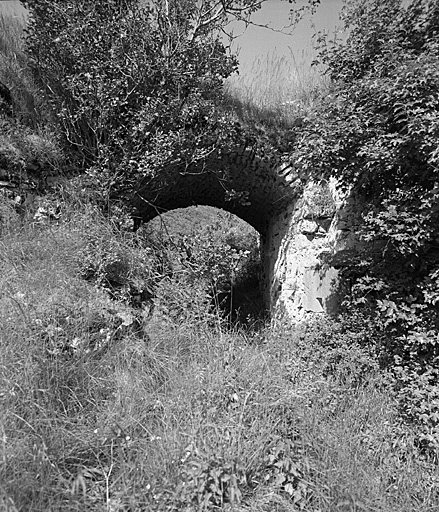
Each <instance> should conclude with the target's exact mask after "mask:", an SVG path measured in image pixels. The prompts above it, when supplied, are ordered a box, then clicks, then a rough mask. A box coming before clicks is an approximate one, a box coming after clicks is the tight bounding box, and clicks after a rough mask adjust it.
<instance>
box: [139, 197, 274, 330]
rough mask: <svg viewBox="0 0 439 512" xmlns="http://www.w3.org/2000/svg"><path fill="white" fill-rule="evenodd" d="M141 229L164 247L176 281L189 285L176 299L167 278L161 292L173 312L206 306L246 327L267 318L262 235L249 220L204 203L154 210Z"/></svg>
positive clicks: (182, 312)
mask: <svg viewBox="0 0 439 512" xmlns="http://www.w3.org/2000/svg"><path fill="white" fill-rule="evenodd" d="M143 229H145V230H146V232H147V234H148V237H149V238H151V237H152V238H153V239H154V240H155V241H156V242H157V243H159V244H160V245H161V247H162V248H164V249H165V252H166V254H167V258H168V260H169V264H170V266H171V268H172V282H173V284H174V286H176V287H180V288H181V289H185V290H186V295H185V296H183V297H182V304H180V305H178V304H176V302H178V301H177V292H176V293H175V294H173V293H172V289H169V287H170V286H171V282H170V281H168V282H167V283H165V284H164V288H163V290H162V292H160V291H159V295H160V293H164V296H161V297H158V302H162V304H161V306H160V305H159V306H158V307H159V309H160V307H162V308H164V309H165V310H166V311H167V312H169V310H170V309H172V308H174V310H175V311H173V314H176V315H178V314H181V315H187V314H188V311H189V310H192V309H193V308H199V309H200V310H201V309H203V308H205V309H206V310H207V311H208V312H209V314H213V315H219V316H220V317H222V318H223V319H224V320H226V321H227V323H228V324H229V325H237V324H238V325H240V326H243V327H247V328H257V327H258V326H260V325H261V324H262V323H263V322H264V320H265V319H266V315H267V311H266V307H265V306H266V305H265V303H264V296H265V295H264V289H263V287H264V276H263V270H262V258H261V254H260V242H259V238H260V235H259V233H258V232H257V231H256V230H255V229H254V228H253V227H252V226H250V225H249V224H248V223H247V222H245V221H243V220H242V219H240V218H239V217H237V216H236V215H234V214H231V213H230V212H227V211H225V210H221V209H218V208H214V207H210V206H206V205H200V206H193V207H188V208H183V209H182V208H180V209H174V210H172V211H169V212H167V213H165V214H163V215H160V216H156V217H155V218H154V219H152V220H151V221H150V222H148V223H147V224H145V225H144V227H143ZM169 293H170V294H171V296H169ZM187 293H189V296H187ZM186 299H188V303H187V304H185V300H186ZM172 304H173V305H172ZM185 307H186V308H187V310H188V311H184V309H185Z"/></svg>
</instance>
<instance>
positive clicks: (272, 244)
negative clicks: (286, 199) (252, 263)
mask: <svg viewBox="0 0 439 512" xmlns="http://www.w3.org/2000/svg"><path fill="white" fill-rule="evenodd" d="M358 218H359V217H358V208H357V206H356V202H355V201H354V200H353V198H352V196H348V195H345V196H344V197H343V196H341V195H340V193H339V192H338V191H337V189H336V186H335V183H331V184H327V185H317V184H315V183H313V182H309V183H308V184H307V185H306V186H305V189H304V192H303V195H302V196H301V197H299V198H297V199H296V200H295V201H294V202H291V204H290V205H288V207H287V208H286V209H285V211H284V212H283V213H282V214H281V215H277V216H276V217H273V218H272V219H271V223H270V226H269V229H268V232H267V236H266V238H265V241H264V245H263V251H262V252H263V258H264V269H265V280H266V287H265V300H266V303H267V304H268V305H269V308H270V310H271V311H272V313H273V314H274V316H275V317H282V316H283V317H287V318H289V319H290V320H292V321H301V320H304V319H305V318H307V317H309V316H310V315H313V314H319V313H324V312H326V313H329V314H333V313H335V312H337V310H338V306H339V294H338V290H339V284H340V283H339V268H340V266H341V265H342V262H343V260H344V259H345V258H346V257H348V255H349V251H350V249H351V247H352V246H353V245H354V244H355V231H356V227H357V223H358Z"/></svg>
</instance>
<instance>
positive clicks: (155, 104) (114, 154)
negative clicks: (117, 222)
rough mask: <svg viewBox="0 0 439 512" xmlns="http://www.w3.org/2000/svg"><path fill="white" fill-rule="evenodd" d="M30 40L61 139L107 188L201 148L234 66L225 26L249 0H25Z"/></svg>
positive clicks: (212, 135) (124, 185)
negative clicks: (226, 38)
mask: <svg viewBox="0 0 439 512" xmlns="http://www.w3.org/2000/svg"><path fill="white" fill-rule="evenodd" d="M25 3H26V6H27V7H28V9H29V10H30V23H29V27H28V35H27V50H28V53H29V54H30V56H31V58H32V62H33V66H34V73H35V76H36V77H37V79H38V82H39V83H40V85H41V86H42V88H43V90H44V91H45V94H46V97H47V98H48V100H49V101H50V103H51V105H52V107H53V110H54V112H55V114H56V116H57V118H58V122H59V130H60V132H61V134H62V137H63V139H64V141H65V143H66V145H67V146H68V147H69V148H70V149H73V150H74V152H75V154H76V155H77V156H79V157H80V159H81V160H82V162H83V163H85V165H86V166H88V167H89V168H94V170H95V176H96V177H98V181H99V183H101V184H104V185H105V187H107V188H108V189H111V190H112V191H113V192H115V193H118V194H120V193H121V189H129V188H130V187H131V186H132V184H133V182H136V181H138V180H139V179H141V178H142V177H145V176H148V175H151V174H153V173H154V172H157V171H158V170H159V169H160V168H162V167H163V166H165V165H171V164H174V163H175V162H177V161H180V162H181V161H183V162H190V161H193V160H196V159H197V158H200V157H202V156H203V155H204V154H206V152H208V151H209V150H211V148H212V145H214V144H215V143H216V137H217V136H218V135H217V134H218V132H220V131H221V129H220V128H218V127H220V126H221V122H223V123H225V118H224V115H223V114H222V113H221V112H219V110H218V105H219V103H220V100H221V93H222V82H223V80H224V78H226V77H227V76H229V75H230V74H231V73H232V72H233V71H234V70H235V69H236V65H237V61H236V59H235V57H234V56H232V55H231V54H230V52H229V51H228V49H227V47H226V45H225V43H224V38H222V35H221V29H222V28H223V27H224V25H225V24H226V23H227V20H228V17H229V16H230V15H235V16H239V17H246V16H249V15H250V14H251V13H252V12H253V11H254V10H255V9H257V8H258V6H259V3H260V2H255V1H253V0H234V1H232V0H227V1H221V2H216V1H211V0H201V1H199V0H184V1H181V0H154V1H151V2H141V1H137V0H105V1H104V0H93V1H91V0H68V1H65V0H55V1H52V0H28V1H27V2H25Z"/></svg>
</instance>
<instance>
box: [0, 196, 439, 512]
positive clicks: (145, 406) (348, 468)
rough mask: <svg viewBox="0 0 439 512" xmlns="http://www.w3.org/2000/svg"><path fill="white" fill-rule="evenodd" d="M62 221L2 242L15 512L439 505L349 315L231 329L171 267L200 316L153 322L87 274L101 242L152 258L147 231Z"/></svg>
mask: <svg viewBox="0 0 439 512" xmlns="http://www.w3.org/2000/svg"><path fill="white" fill-rule="evenodd" d="M73 196H74V195H73V194H72V197H73ZM69 208H70V210H69ZM62 218H64V219H65V220H64V221H63V220H60V221H57V222H55V223H53V222H49V221H46V222H45V223H44V222H43V223H42V224H41V223H40V224H38V225H37V224H30V223H27V224H26V225H23V226H22V228H21V229H20V230H17V229H14V230H13V231H9V232H8V231H7V230H5V231H4V234H3V236H2V240H1V242H0V261H1V273H0V290H1V292H0V313H1V314H0V324H1V325H0V347H1V350H0V433H1V436H0V438H1V443H0V509H1V510H9V511H15V510H17V511H41V512H42V511H45V512H46V511H70V510H71V511H78V510H81V511H85V510H90V511H103V510H105V511H131V510H145V511H150V510H151V511H165V510H169V511H172V510H175V511H177V510H179V511H180V510H181V511H201V510H212V511H213V510H236V511H252V512H265V511H266V512H268V511H270V512H271V511H294V510H307V511H314V512H316V511H321V512H333V511H334V510H346V511H375V510H379V511H381V512H395V511H402V512H415V511H419V512H420V511H423V512H425V511H428V510H431V511H433V510H435V509H437V506H438V504H439V501H438V488H437V469H436V467H435V466H434V464H433V461H429V460H427V459H420V458H419V456H418V454H417V452H416V447H415V445H414V441H413V439H414V436H413V433H412V432H411V430H410V429H409V428H408V427H405V426H404V425H401V424H399V423H398V420H397V411H396V406H395V402H394V400H393V399H392V395H391V393H389V391H388V387H387V384H386V378H385V376H381V375H380V373H379V371H378V368H377V365H376V363H375V361H374V359H373V357H372V355H371V354H370V353H369V352H368V350H367V349H366V348H364V347H361V346H359V345H355V344H353V343H351V344H347V343H346V333H345V332H342V331H340V328H339V327H337V325H334V324H331V322H329V321H326V322H323V323H321V324H319V325H318V326H316V327H313V326H311V325H309V326H307V327H306V328H305V327H300V328H299V327H298V328H291V327H288V326H285V325H279V326H278V327H275V326H273V327H271V328H267V329H265V330H262V331H260V332H259V333H257V334H252V335H249V334H248V333H246V332H242V331H236V330H235V331H233V330H232V331H231V330H227V329H224V328H223V324H222V322H221V319H219V318H217V319H216V320H215V318H213V317H212V315H211V313H210V312H209V310H208V309H206V305H205V303H204V302H203V301H202V300H201V301H199V302H198V303H197V302H196V301H197V299H196V296H195V294H194V293H193V289H192V291H191V290H190V289H187V290H186V292H184V290H182V289H181V286H182V285H181V281H179V280H174V281H173V278H172V276H169V277H168V278H167V285H166V290H165V291H166V293H168V296H169V288H171V289H172V286H174V292H173V300H174V301H176V300H177V299H178V297H179V296H182V295H184V296H183V298H182V300H183V302H184V301H186V300H188V299H187V295H189V296H190V301H191V304H192V306H193V309H192V311H193V314H192V315H191V314H189V313H187V312H186V313H184V312H183V313H184V314H182V317H181V318H180V321H176V318H175V316H172V317H169V316H168V313H167V312H166V310H164V309H160V308H158V309H157V311H156V312H155V313H154V315H153V316H152V317H151V316H148V315H147V314H146V312H145V311H144V310H135V309H133V308H131V307H130V306H128V305H127V304H126V303H124V302H123V301H121V300H118V299H117V298H111V297H110V296H109V295H108V294H106V293H105V292H104V291H103V289H102V288H99V287H97V286H96V283H94V284H93V283H92V282H86V281H84V279H82V278H81V275H83V272H82V269H83V268H84V267H83V265H84V261H85V260H87V258H84V255H89V254H90V250H91V248H92V246H91V245H90V240H91V241H92V245H93V244H94V246H96V245H98V246H99V247H108V248H109V249H108V250H109V253H108V254H107V256H108V258H112V259H110V260H105V258H104V257H103V255H102V254H101V251H100V250H98V251H95V253H94V254H97V255H99V261H104V260H105V261H106V262H107V263H106V264H110V263H111V265H113V266H112V267H111V268H113V269H114V268H115V266H117V263H118V262H119V263H120V262H121V261H122V259H123V258H121V257H119V256H117V255H119V254H120V251H124V250H125V251H126V250H129V251H130V252H129V254H130V258H131V260H130V258H128V257H126V258H125V259H124V260H123V261H128V260H130V261H131V263H130V265H131V266H132V267H133V268H139V267H140V268H141V267H142V266H143V267H146V266H149V265H150V264H151V263H150V262H151V260H150V259H148V257H146V256H145V254H146V253H150V249H148V246H147V245H145V243H146V242H144V243H143V245H142V244H141V243H140V241H138V243H137V244H134V245H129V244H130V240H129V238H127V236H126V235H124V234H123V233H121V232H119V231H118V230H117V229H114V226H112V225H111V224H109V223H108V221H107V220H105V219H104V218H103V217H101V216H100V215H98V214H97V212H96V210H95V209H93V208H92V207H90V206H87V205H81V204H80V203H78V201H77V200H76V202H75V203H74V204H73V205H72V206H71V207H69V206H68V205H67V204H66V203H64V206H63V217H62ZM127 246H129V247H128V249H127ZM145 251H146V253H145ZM124 254H126V253H124ZM115 255H116V256H117V257H115ZM87 261H88V260H87ZM111 265H110V266H111ZM148 268H149V267H148ZM158 293H160V291H158ZM197 304H198V305H197ZM203 308H204V309H203ZM212 318H213V319H214V321H212ZM133 319H136V322H133ZM322 333H324V335H323V334H322ZM325 339H326V341H323V340H325Z"/></svg>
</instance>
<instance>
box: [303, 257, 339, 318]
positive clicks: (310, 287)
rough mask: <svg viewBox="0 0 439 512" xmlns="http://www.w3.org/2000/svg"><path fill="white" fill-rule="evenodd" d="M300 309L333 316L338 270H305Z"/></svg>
mask: <svg viewBox="0 0 439 512" xmlns="http://www.w3.org/2000/svg"><path fill="white" fill-rule="evenodd" d="M303 285H304V292H303V296H302V307H303V308H304V309H305V311H306V312H310V313H324V312H325V313H329V314H333V313H335V312H336V310H337V306H338V300H337V285H338V270H337V269H335V268H333V267H329V268H326V269H323V268H320V269H319V268H307V269H305V271H304V275H303Z"/></svg>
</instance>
